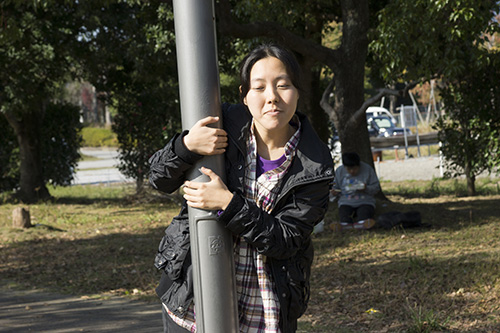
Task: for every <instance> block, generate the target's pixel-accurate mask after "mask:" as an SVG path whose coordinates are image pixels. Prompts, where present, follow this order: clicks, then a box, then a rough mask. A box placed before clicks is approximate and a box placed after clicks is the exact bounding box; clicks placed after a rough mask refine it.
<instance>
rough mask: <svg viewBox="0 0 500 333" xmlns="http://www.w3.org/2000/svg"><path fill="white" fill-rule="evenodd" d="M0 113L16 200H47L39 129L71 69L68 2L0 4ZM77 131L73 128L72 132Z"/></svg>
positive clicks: (71, 28) (71, 27) (71, 30)
mask: <svg viewBox="0 0 500 333" xmlns="http://www.w3.org/2000/svg"><path fill="white" fill-rule="evenodd" d="M0 6H1V7H0V8H1V11H2V16H1V29H0V108H1V109H0V110H1V113H2V115H3V116H4V117H5V118H6V119H7V121H8V123H9V125H10V126H11V128H12V129H13V130H14V133H15V135H16V138H17V143H18V146H19V159H20V167H19V168H20V169H19V170H20V178H19V191H18V195H19V197H20V198H21V199H22V200H23V201H26V202H34V201H37V200H39V199H47V198H50V193H49V191H48V190H47V187H46V186H45V181H46V178H45V177H44V174H43V172H44V168H43V164H42V156H41V151H42V145H43V142H42V141H41V135H42V133H41V130H42V124H43V121H44V117H45V114H46V112H47V108H48V107H49V105H50V103H51V100H52V97H53V96H54V94H55V91H56V90H57V87H58V84H59V83H60V82H61V81H63V80H64V79H66V78H67V77H68V73H71V72H72V70H74V69H75V67H74V65H73V64H72V61H71V56H70V50H71V48H72V42H74V41H76V37H75V29H74V24H75V23H76V22H75V21H73V20H72V19H71V18H72V17H73V15H72V14H73V13H74V7H73V5H72V3H71V2H67V3H66V2H64V3H62V2H57V1H55V2H43V3H42V2H33V1H32V2H23V1H3V2H2V4H1V5H0ZM75 131H76V129H75Z"/></svg>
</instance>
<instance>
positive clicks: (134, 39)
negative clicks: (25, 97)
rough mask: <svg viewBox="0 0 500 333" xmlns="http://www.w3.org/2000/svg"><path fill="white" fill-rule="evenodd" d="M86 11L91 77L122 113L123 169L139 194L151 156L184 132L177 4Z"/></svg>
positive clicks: (118, 123)
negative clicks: (177, 56)
mask: <svg viewBox="0 0 500 333" xmlns="http://www.w3.org/2000/svg"><path fill="white" fill-rule="evenodd" d="M84 6H85V5H84ZM85 8H86V12H87V20H86V22H85V34H84V38H83V40H82V44H83V45H84V46H85V47H84V51H83V57H82V58H83V61H84V64H85V65H84V67H85V71H86V78H87V80H88V81H89V82H91V83H92V84H93V85H94V86H95V87H96V88H97V90H98V91H101V92H105V94H104V95H105V96H106V101H105V102H106V103H107V104H108V105H110V106H111V107H112V108H113V109H114V110H115V111H116V116H115V118H114V125H113V127H112V128H113V130H114V131H115V132H116V133H117V136H118V142H119V153H120V156H119V157H120V164H119V169H120V171H122V172H123V173H124V174H125V175H127V176H129V177H132V178H134V179H135V180H136V185H137V186H136V190H137V192H138V193H139V192H141V190H142V188H143V183H144V179H145V178H146V177H147V170H149V163H148V159H149V157H150V156H151V155H152V154H153V153H154V152H155V151H157V150H158V149H160V148H162V147H163V146H164V144H165V143H166V140H167V139H168V138H169V137H171V136H172V135H173V134H174V133H175V132H177V131H178V130H179V129H180V112H179V103H178V100H179V98H178V88H177V72H176V59H175V57H174V56H173V52H174V35H173V14H172V8H171V4H167V3H161V2H159V1H157V2H148V3H144V2H121V1H113V2H109V3H108V4H107V5H106V6H94V5H93V4H88V5H86V7H85ZM96 59H99V61H96Z"/></svg>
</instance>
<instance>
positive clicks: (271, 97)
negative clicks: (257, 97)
mask: <svg viewBox="0 0 500 333" xmlns="http://www.w3.org/2000/svg"><path fill="white" fill-rule="evenodd" d="M278 100H279V97H278V93H277V91H276V89H274V88H269V89H268V91H267V103H276V102H278Z"/></svg>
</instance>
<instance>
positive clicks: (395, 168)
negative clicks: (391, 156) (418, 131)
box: [375, 156, 442, 181]
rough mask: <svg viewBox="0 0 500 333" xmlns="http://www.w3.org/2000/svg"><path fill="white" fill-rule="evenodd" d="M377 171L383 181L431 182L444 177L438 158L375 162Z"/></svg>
mask: <svg viewBox="0 0 500 333" xmlns="http://www.w3.org/2000/svg"><path fill="white" fill-rule="evenodd" d="M375 171H376V172H377V175H378V177H379V179H380V180H382V181H383V180H389V181H403V180H431V179H433V178H440V177H442V173H441V172H440V168H439V157H437V156H427V157H418V158H408V159H400V160H390V161H381V162H375Z"/></svg>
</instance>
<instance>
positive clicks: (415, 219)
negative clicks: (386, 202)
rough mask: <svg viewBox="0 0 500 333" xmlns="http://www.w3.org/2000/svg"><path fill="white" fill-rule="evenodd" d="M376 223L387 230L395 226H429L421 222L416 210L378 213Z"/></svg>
mask: <svg viewBox="0 0 500 333" xmlns="http://www.w3.org/2000/svg"><path fill="white" fill-rule="evenodd" d="M377 225H379V226H380V227H382V228H384V229H387V230H388V229H392V228H394V227H396V226H401V227H403V228H418V227H429V225H427V224H424V223H422V216H421V215H420V212H419V211H416V210H415V211H410V212H405V213H403V212H398V211H393V212H387V213H384V214H380V215H379V216H378V217H377Z"/></svg>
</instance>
